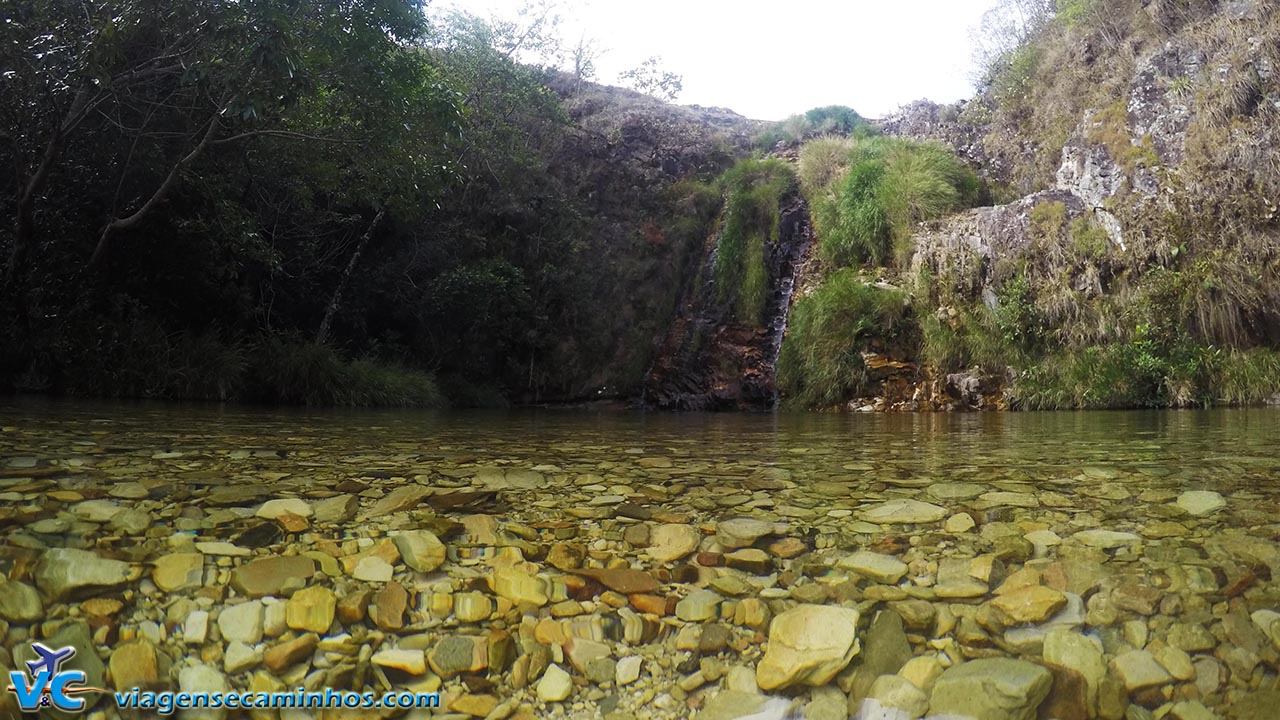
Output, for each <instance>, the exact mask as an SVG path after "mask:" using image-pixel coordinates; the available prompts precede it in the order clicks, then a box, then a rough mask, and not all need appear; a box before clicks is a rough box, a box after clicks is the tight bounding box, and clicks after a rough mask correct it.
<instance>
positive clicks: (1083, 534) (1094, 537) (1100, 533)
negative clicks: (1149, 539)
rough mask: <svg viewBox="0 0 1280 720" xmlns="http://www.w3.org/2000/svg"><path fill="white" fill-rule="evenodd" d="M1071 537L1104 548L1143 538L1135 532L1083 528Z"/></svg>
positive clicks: (1108, 548) (1079, 541) (1085, 543)
mask: <svg viewBox="0 0 1280 720" xmlns="http://www.w3.org/2000/svg"><path fill="white" fill-rule="evenodd" d="M1071 537H1072V538H1074V539H1075V541H1076V542H1078V543H1080V544H1082V545H1088V546H1089V547H1095V548H1102V549H1104V550H1110V549H1112V548H1118V547H1121V546H1124V545H1130V544H1132V543H1136V542H1139V541H1140V540H1142V538H1140V537H1138V536H1137V535H1134V534H1133V533H1128V532H1117V531H1115V530H1081V531H1080V532H1078V533H1076V534H1075V535H1072V536H1071Z"/></svg>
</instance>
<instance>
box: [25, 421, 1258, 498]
mask: <svg viewBox="0 0 1280 720" xmlns="http://www.w3.org/2000/svg"><path fill="white" fill-rule="evenodd" d="M0 426H5V432H4V433H3V434H0V457H17V456H25V455H34V456H39V457H41V458H42V459H43V460H54V461H56V460H57V458H59V457H74V456H77V455H106V456H119V455H131V454H134V453H139V452H142V451H145V450H151V451H160V450H168V451H174V452H182V453H190V455H189V456H187V457H186V458H185V459H187V460H188V462H197V463H198V462H199V461H200V460H201V459H202V458H206V459H207V458H211V457H214V456H217V455H219V454H222V453H227V452H230V451H234V450H236V449H246V448H248V449H259V450H265V449H274V450H277V451H279V453H280V454H281V455H282V457H277V458H266V457H263V456H261V455H259V456H258V457H256V458H255V459H256V460H257V461H258V462H259V463H262V462H264V461H265V462H269V463H276V462H283V463H285V464H287V463H288V462H289V458H290V456H295V457H296V456H298V455H302V456H306V458H307V459H308V460H309V461H311V462H314V461H315V460H317V459H321V458H324V459H328V460H331V461H333V462H336V463H342V462H343V458H344V456H346V457H348V458H349V457H351V456H361V457H364V458H367V459H368V460H370V461H372V462H375V463H378V464H391V465H394V464H395V463H397V462H404V461H405V460H408V459H417V460H422V461H431V460H438V461H443V462H446V463H449V462H453V461H458V460H461V461H464V462H465V461H471V462H475V461H483V460H490V461H507V462H512V463H522V462H533V463H535V464H536V463H554V462H573V463H584V462H624V461H626V460H628V459H634V458H636V457H640V456H643V455H661V456H666V457H670V458H673V459H675V458H680V459H682V460H684V461H686V462H692V463H699V464H701V463H729V464H730V465H733V464H739V463H741V464H747V465H751V464H755V463H759V464H763V465H771V466H777V467H781V468H786V469H788V470H791V471H792V472H793V473H795V474H796V477H797V479H803V478H804V477H805V476H810V477H821V476H828V475H840V476H842V477H845V478H849V479H853V478H856V479H862V480H873V479H876V478H873V477H868V476H867V475H868V474H877V475H878V474H880V473H882V472H888V473H889V475H888V476H885V477H888V478H892V477H897V476H901V475H903V474H910V475H920V476H936V477H937V479H940V480H943V479H948V478H947V476H949V475H953V474H959V475H975V476H977V477H978V478H979V479H982V478H986V479H1022V480H1027V481H1035V480H1044V479H1047V480H1053V479H1059V480H1060V479H1061V477H1062V474H1063V473H1071V474H1075V473H1078V472H1081V471H1082V470H1083V469H1084V468H1086V467H1093V466H1097V467H1104V468H1111V469H1116V470H1119V471H1122V474H1129V473H1137V474H1142V475H1152V476H1157V477H1162V478H1164V479H1165V481H1166V482H1169V483H1173V484H1178V483H1197V482H1198V483H1203V484H1206V485H1211V486H1212V487H1213V488H1215V489H1218V488H1225V489H1226V490H1230V489H1234V488H1240V487H1248V488H1250V489H1253V490H1256V491H1259V492H1266V491H1267V490H1268V489H1269V488H1268V485H1269V484H1270V483H1269V481H1274V480H1280V472H1277V471H1278V470H1280V409H1270V408H1265V409H1262V408H1259V409H1228V410H1206V411H1150V412H1146V411H1142V412H1079V413H1066V412H1064V413H1003V414H995V413H989V414H918V415H908V414H891V415H882V414H871V415H818V414H785V413H782V414H776V415H775V414H745V413H728V414H659V413H655V414H641V413H632V412H621V411H593V410H537V411H534V410H529V411H524V410H520V411H509V412H508V411H502V412H496V411H476V412H454V413H435V412H414V411H396V410H385V411H379V410H374V411H332V410H325V411H315V410H303V409H262V408H244V407H222V406H214V405H168V404H148V403H136V404H133V403H129V404H112V403H80V402H64V401H45V400H30V401H18V402H15V401H13V400H10V401H8V402H0ZM170 459H183V458H170ZM309 464H310V463H309ZM850 464H852V465H855V466H858V467H856V468H845V467H844V466H845V465H850ZM861 465H869V466H870V467H868V468H866V469H863V468H862V467H861ZM683 469H687V468H683ZM706 471H708V472H710V473H711V474H715V470H714V469H711V468H708V469H707V470H706ZM733 477H734V475H733V474H728V475H726V476H725V477H723V478H722V479H723V481H724V482H725V483H727V484H729V485H732V481H733ZM1276 490H1280V487H1277V488H1276Z"/></svg>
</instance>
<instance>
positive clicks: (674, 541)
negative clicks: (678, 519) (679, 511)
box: [649, 524, 702, 563]
mask: <svg viewBox="0 0 1280 720" xmlns="http://www.w3.org/2000/svg"><path fill="white" fill-rule="evenodd" d="M701 542H702V533H700V532H698V529H697V528H695V527H693V526H692V525H674V524H667V525H659V526H658V527H656V528H654V529H653V532H651V533H650V534H649V557H651V558H653V559H654V560H655V561H656V562H659V563H668V562H673V561H675V560H679V559H680V558H682V557H685V556H686V555H688V554H689V553H692V552H693V551H694V550H697V549H698V545H699V544H700V543H701Z"/></svg>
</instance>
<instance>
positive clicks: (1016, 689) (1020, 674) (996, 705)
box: [929, 658, 1053, 720]
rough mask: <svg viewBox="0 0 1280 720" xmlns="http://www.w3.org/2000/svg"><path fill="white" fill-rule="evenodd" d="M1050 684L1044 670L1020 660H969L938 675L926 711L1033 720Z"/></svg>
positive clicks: (992, 719) (999, 719) (985, 718)
mask: <svg viewBox="0 0 1280 720" xmlns="http://www.w3.org/2000/svg"><path fill="white" fill-rule="evenodd" d="M1052 684H1053V676H1052V675H1051V674H1050V673H1049V671H1048V670H1046V669H1045V668H1043V667H1040V666H1039V665H1035V664H1032V663H1029V662H1026V661H1024V660H1014V659H1012V658H982V659H978V660H970V661H968V662H965V663H961V664H959V665H956V666H955V667H952V668H950V669H948V670H947V671H946V672H944V673H942V676H941V677H939V678H938V681H937V683H936V684H935V685H934V687H933V693H932V695H931V696H930V698H929V712H931V713H934V714H951V715H957V716H961V717H971V718H974V720H1034V718H1035V717H1036V711H1037V709H1038V708H1039V707H1040V703H1041V702H1043V701H1044V699H1045V697H1047V696H1048V695H1049V689H1050V687H1051V686H1052Z"/></svg>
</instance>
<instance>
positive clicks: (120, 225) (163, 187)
mask: <svg viewBox="0 0 1280 720" xmlns="http://www.w3.org/2000/svg"><path fill="white" fill-rule="evenodd" d="M217 134H218V116H217V115H214V116H213V117H212V118H210V119H209V127H208V129H206V130H205V132H204V135H203V136H202V137H201V138H200V142H199V143H197V144H196V146H195V147H194V148H192V149H191V152H189V153H187V154H186V155H184V156H183V157H182V159H180V160H178V162H177V163H175V164H174V166H173V167H172V168H171V169H170V170H169V174H168V176H166V177H165V179H164V182H162V183H160V187H158V188H156V191H155V192H154V193H152V194H151V197H149V198H147V201H146V202H144V203H142V207H140V208H138V209H137V210H135V211H134V212H133V213H132V214H131V215H128V216H127V217H122V218H112V219H111V221H110V222H108V223H107V224H106V226H105V227H103V228H102V235H100V236H99V237H98V244H97V246H96V247H94V249H93V255H92V256H90V258H89V269H90V270H99V269H101V268H102V264H103V262H104V261H105V260H106V257H107V249H108V245H109V243H110V241H111V237H112V235H114V234H115V233H116V232H117V231H120V230H128V229H129V228H131V227H133V226H134V225H137V224H138V223H140V222H142V220H143V219H144V218H146V216H147V215H150V214H151V211H152V210H154V209H155V208H156V206H157V205H159V204H160V203H161V202H163V201H164V200H165V198H166V197H168V195H169V191H170V190H172V189H173V186H174V185H176V184H177V183H178V178H179V177H181V175H182V170H183V169H184V168H186V167H187V166H188V165H190V164H191V163H193V162H195V161H196V159H197V158H199V157H200V155H201V154H202V153H203V152H204V150H205V148H207V147H209V143H210V142H212V141H213V138H214V136H215V135H217Z"/></svg>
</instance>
